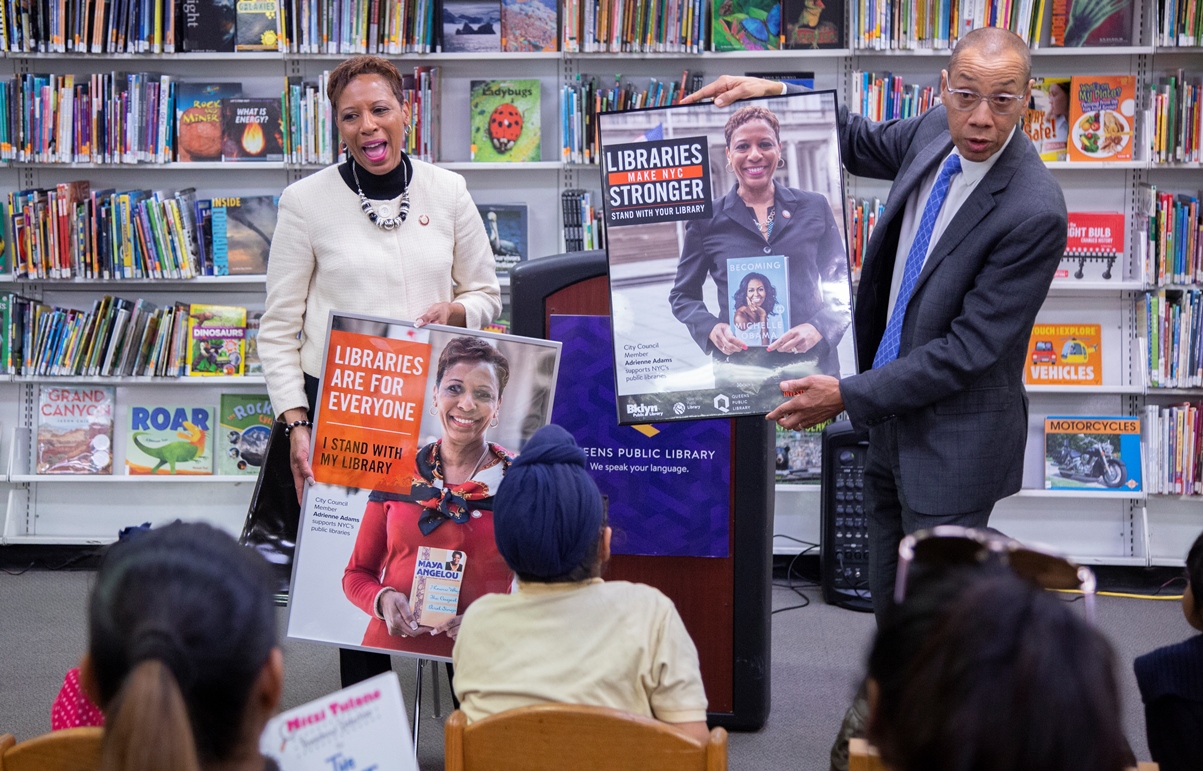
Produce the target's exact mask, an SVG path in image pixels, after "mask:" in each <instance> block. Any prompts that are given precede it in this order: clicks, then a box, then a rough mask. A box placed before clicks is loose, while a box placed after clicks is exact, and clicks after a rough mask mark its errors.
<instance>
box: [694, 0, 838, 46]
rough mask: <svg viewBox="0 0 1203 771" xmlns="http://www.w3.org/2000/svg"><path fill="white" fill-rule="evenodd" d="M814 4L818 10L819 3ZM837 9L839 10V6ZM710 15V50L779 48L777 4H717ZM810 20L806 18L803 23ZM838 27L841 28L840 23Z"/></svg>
mask: <svg viewBox="0 0 1203 771" xmlns="http://www.w3.org/2000/svg"><path fill="white" fill-rule="evenodd" d="M816 4H817V5H819V6H820V7H821V6H822V3H821V2H819V3H816ZM840 6H841V10H842V6H843V4H842V3H840ZM711 11H712V14H711V17H712V18H711V27H712V34H713V37H714V40H713V43H714V46H713V50H715V51H776V50H778V49H779V48H781V2H780V0H719V2H715V3H713V4H712V5H711ZM799 15H801V14H799ZM810 18H811V17H809V16H808V17H807V20H809V19H810ZM825 20H828V21H834V19H825ZM840 25H841V27H842V26H843V22H842V21H841V22H840Z"/></svg>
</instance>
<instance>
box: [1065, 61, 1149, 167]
mask: <svg viewBox="0 0 1203 771" xmlns="http://www.w3.org/2000/svg"><path fill="white" fill-rule="evenodd" d="M1135 140H1136V77H1135V76H1133V75H1075V76H1074V77H1073V79H1072V81H1071V83H1070V102H1069V160H1071V161H1130V160H1132V146H1133V145H1134V144H1135Z"/></svg>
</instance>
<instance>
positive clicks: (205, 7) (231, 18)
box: [97, 0, 237, 53]
mask: <svg viewBox="0 0 1203 771" xmlns="http://www.w3.org/2000/svg"><path fill="white" fill-rule="evenodd" d="M233 6H235V0H183V6H182V11H183V17H182V18H183V32H184V34H183V46H184V51H185V52H186V53H201V52H213V53H233V47H235V29H236V26H237V13H236V11H235V7H233ZM99 7H100V6H97V8H99Z"/></svg>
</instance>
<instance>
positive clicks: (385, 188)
mask: <svg viewBox="0 0 1203 771" xmlns="http://www.w3.org/2000/svg"><path fill="white" fill-rule="evenodd" d="M326 95H327V96H328V97H329V98H330V104H331V105H332V107H333V114H334V120H335V124H336V126H337V128H338V133H339V136H340V137H341V139H342V143H343V146H344V147H345V149H346V151H347V160H346V162H345V163H342V164H339V165H337V166H330V167H328V168H326V169H323V170H321V171H319V172H317V173H316V174H314V175H312V176H310V177H307V178H305V179H302V180H301V181H299V182H295V183H293V184H292V185H289V186H288V188H286V189H285V190H284V193H283V194H282V195H281V196H280V214H279V220H278V222H277V224H276V231H275V236H274V237H273V238H272V245H271V256H270V259H269V260H268V268H267V308H266V310H265V312H264V314H263V318H262V320H261V321H260V327H259V356H260V359H261V360H262V362H263V372H264V375H265V376H266V379H267V390H268V394H269V395H270V397H271V400H272V406H273V408H274V410H275V413H276V415H277V417H278V418H279V420H281V421H282V422H283V423H284V424H285V430H286V433H287V434H288V437H289V444H290V464H291V467H292V476H293V481H294V483H295V485H296V490H297V498H298V499H300V498H301V497H302V492H303V490H304V486H305V484H306V483H311V482H312V481H313V471H312V469H311V468H310V458H309V438H310V435H309V428H310V423H309V421H310V420H312V411H311V410H312V407H313V406H314V404H315V402H316V401H317V384H318V381H317V376H318V375H319V374H320V370H321V365H322V350H323V348H324V346H325V342H326V327H327V322H328V318H329V312H330V310H340V311H348V312H353V313H365V314H371V315H375V316H384V317H387V318H398V319H413V320H414V321H416V322H418V324H419V325H421V324H450V325H453V326H461V327H469V328H472V329H479V328H480V327H481V326H482V325H484V324H487V323H489V322H491V321H492V320H493V319H495V318H496V317H497V315H498V314H499V313H500V312H501V291H500V289H499V287H498V283H497V276H496V272H495V265H494V261H493V250H492V248H491V247H490V246H489V238H488V235H487V234H486V233H485V229H484V223H483V221H482V220H481V218H480V214H479V213H478V212H477V209H476V205H475V203H473V201H472V196H471V195H469V194H468V189H467V186H466V185H465V183H464V178H463V177H461V176H460V175H458V174H455V173H453V172H450V171H446V170H445V169H440V168H438V167H436V166H433V165H431V164H429V163H423V162H422V161H418V160H415V159H412V158H410V157H409V156H407V155H406V153H405V147H406V142H407V140H408V137H409V124H410V120H409V119H410V105H409V103H408V102H406V101H405V98H404V90H403V87H402V82H401V75H400V73H398V72H397V68H396V67H394V66H393V65H392V64H390V63H389V62H388V61H386V60H385V59H382V58H379V57H376V56H358V57H354V58H351V59H347V60H345V61H343V62H342V63H341V64H339V65H338V67H336V68H335V69H334V71H333V72H331V73H330V77H329V81H328V83H327V87H326ZM477 460H478V458H472V459H471V460H470V461H467V460H465V461H464V462H465V463H467V465H471V464H472V463H473V462H476V461H477ZM459 461H460V459H457V458H450V457H445V458H443V463H444V465H455V464H456V463H458V462H459ZM350 653H352V652H351V651H343V654H344V655H343V659H344V660H343V670H344V677H343V679H344V684H348V683H347V681H348V680H350V681H351V682H355V681H357V680H359V679H362V678H363V677H364V676H366V675H370V674H374V673H375V672H376V671H380V670H382V669H387V668H388V657H387V656H380V657H379V658H380V659H382V660H383V661H380V662H376V663H375V664H369V663H368V662H366V661H360V659H361V658H362V657H363V656H364V654H359V655H358V656H348V655H347V654H350ZM351 659H354V660H355V663H354V664H353V663H352V662H351V661H350V660H351ZM348 666H350V667H351V671H350V672H348Z"/></svg>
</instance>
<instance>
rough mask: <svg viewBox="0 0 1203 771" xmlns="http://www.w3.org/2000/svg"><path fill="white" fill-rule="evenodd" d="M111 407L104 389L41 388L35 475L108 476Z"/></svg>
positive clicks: (110, 470)
mask: <svg viewBox="0 0 1203 771" xmlns="http://www.w3.org/2000/svg"><path fill="white" fill-rule="evenodd" d="M113 403H114V390H113V389H112V388H111V387H108V386H77V387H67V388H60V387H58V386H42V388H41V391H40V393H39V395H38V436H37V443H38V453H37V455H38V458H37V473H39V474H112V473H113Z"/></svg>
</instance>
